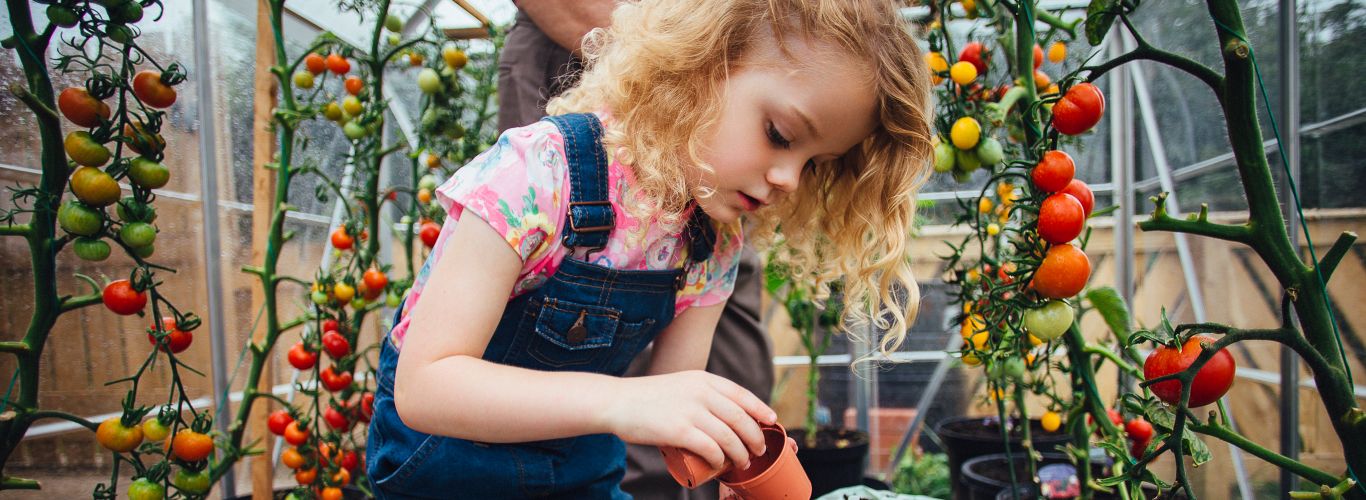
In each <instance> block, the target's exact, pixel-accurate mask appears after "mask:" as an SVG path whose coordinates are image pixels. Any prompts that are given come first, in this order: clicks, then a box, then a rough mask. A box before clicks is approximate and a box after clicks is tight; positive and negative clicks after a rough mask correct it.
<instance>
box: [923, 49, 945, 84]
mask: <svg viewBox="0 0 1366 500" xmlns="http://www.w3.org/2000/svg"><path fill="white" fill-rule="evenodd" d="M925 64H926V65H928V66H929V67H930V82H931V83H933V84H935V85H939V84H940V83H943V82H944V77H942V76H939V74H940V73H943V72H945V71H948V70H949V60H948V59H945V58H944V54H940V53H938V52H928V53H926V54H925Z"/></svg>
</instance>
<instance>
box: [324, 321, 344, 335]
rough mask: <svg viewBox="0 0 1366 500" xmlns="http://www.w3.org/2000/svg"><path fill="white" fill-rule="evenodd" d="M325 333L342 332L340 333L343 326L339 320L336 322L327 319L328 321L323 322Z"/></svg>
mask: <svg viewBox="0 0 1366 500" xmlns="http://www.w3.org/2000/svg"><path fill="white" fill-rule="evenodd" d="M323 331H324V332H333V331H336V332H340V331H341V324H340V323H337V320H335V319H332V318H327V319H325V320H323Z"/></svg>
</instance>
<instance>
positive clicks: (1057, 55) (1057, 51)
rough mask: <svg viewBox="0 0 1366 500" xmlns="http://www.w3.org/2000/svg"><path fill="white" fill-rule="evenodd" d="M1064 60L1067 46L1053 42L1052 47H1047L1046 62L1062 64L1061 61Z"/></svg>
mask: <svg viewBox="0 0 1366 500" xmlns="http://www.w3.org/2000/svg"><path fill="white" fill-rule="evenodd" d="M1066 58H1067V44H1065V43H1062V42H1053V45H1049V46H1048V61H1049V62H1055V63H1060V62H1062V60H1063V59H1066Z"/></svg>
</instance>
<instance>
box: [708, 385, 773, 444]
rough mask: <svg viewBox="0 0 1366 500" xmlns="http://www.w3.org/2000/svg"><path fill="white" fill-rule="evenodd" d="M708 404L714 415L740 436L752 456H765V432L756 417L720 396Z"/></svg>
mask: <svg viewBox="0 0 1366 500" xmlns="http://www.w3.org/2000/svg"><path fill="white" fill-rule="evenodd" d="M708 403H709V404H708V406H710V408H711V412H712V414H713V415H716V417H717V418H720V419H721V421H722V422H725V424H726V425H728V426H730V428H731V430H732V431H734V432H735V434H736V435H738V436H740V439H741V440H742V441H744V443H745V446H746V447H748V449H749V452H750V453H751V454H754V455H763V454H764V431H763V429H760V428H759V424H758V423H757V422H755V421H754V417H752V416H750V415H749V413H747V412H746V411H745V409H744V408H741V407H740V405H738V404H736V403H735V402H734V401H731V400H729V399H726V398H724V397H722V396H719V395H717V396H716V397H715V398H713V399H712V400H710V401H708Z"/></svg>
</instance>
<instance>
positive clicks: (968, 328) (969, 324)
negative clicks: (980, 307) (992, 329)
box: [959, 304, 986, 340]
mask: <svg viewBox="0 0 1366 500" xmlns="http://www.w3.org/2000/svg"><path fill="white" fill-rule="evenodd" d="M963 305H964V307H963V310H964V311H963V312H967V309H968V307H967V305H968V304H963ZM983 328H986V321H985V320H984V319H983V318H982V315H980V314H973V315H969V316H968V318H967V319H965V320H963V326H962V328H960V329H959V333H960V334H962V336H963V339H964V340H966V339H967V338H968V337H971V336H972V335H973V334H975V333H977V332H979V331H981V330H982V329H983Z"/></svg>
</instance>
